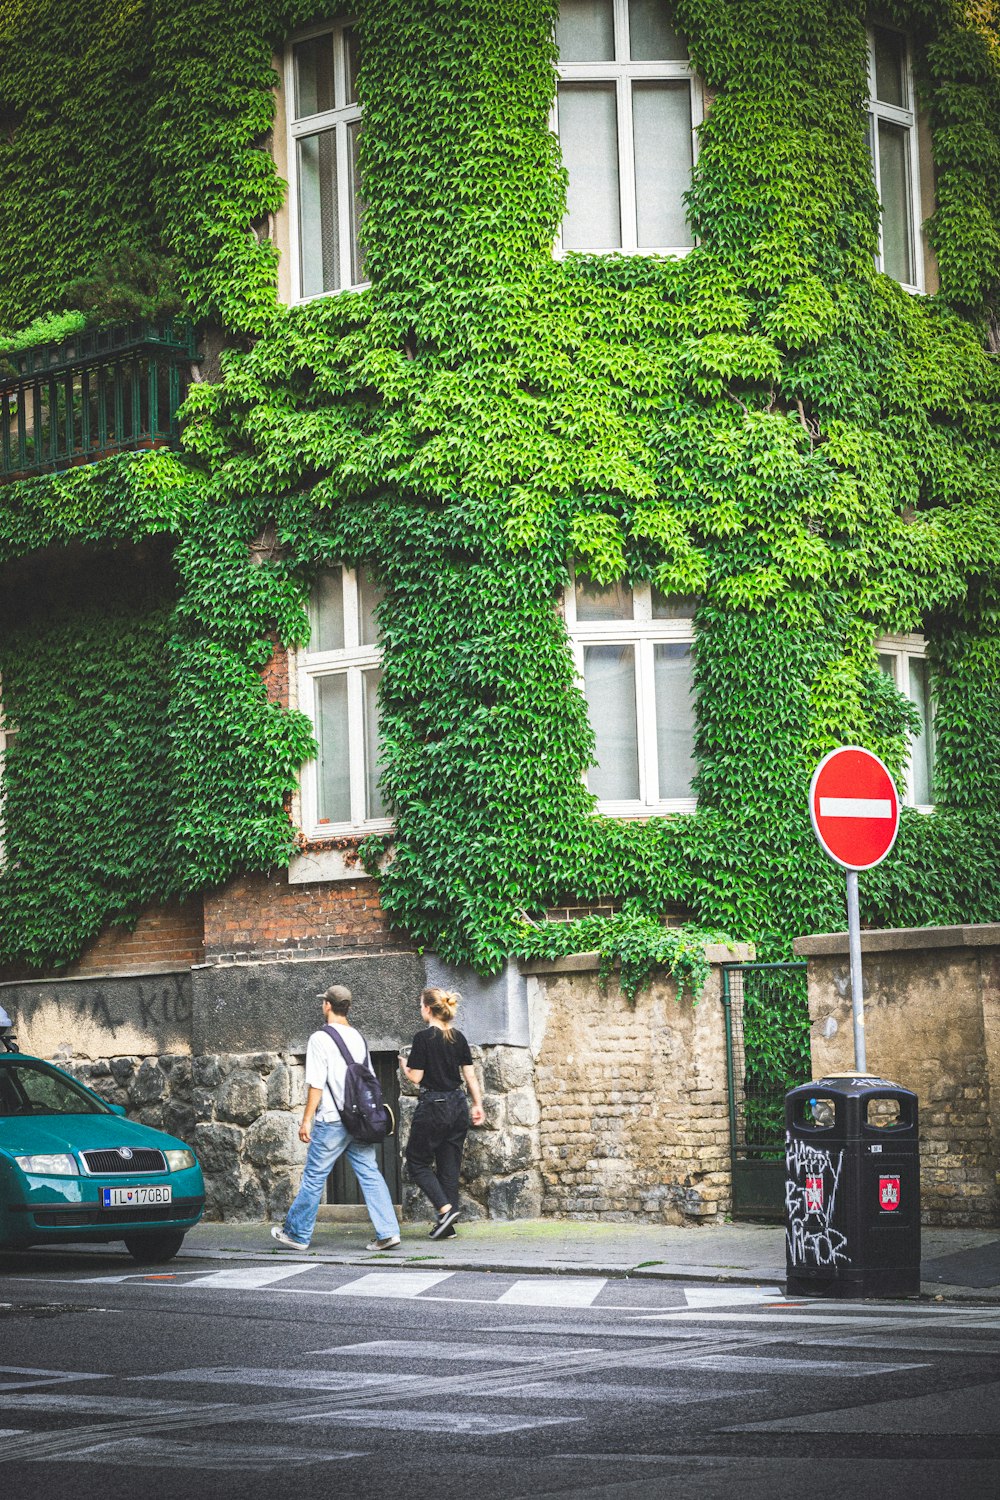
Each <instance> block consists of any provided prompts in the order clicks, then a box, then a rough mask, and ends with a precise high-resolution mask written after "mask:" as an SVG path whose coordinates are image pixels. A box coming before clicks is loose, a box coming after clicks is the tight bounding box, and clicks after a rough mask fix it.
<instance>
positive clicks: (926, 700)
mask: <svg viewBox="0 0 1000 1500" xmlns="http://www.w3.org/2000/svg"><path fill="white" fill-rule="evenodd" d="M907 665H908V667H909V697H910V701H911V702H912V703H913V704H914V705H915V706H916V709H917V712H918V713H919V714H920V725H921V728H920V733H919V735H918V736H917V738H916V739H915V740H914V741H913V745H912V748H911V752H910V753H911V758H912V770H913V800H914V802H915V803H916V804H917V806H918V807H919V806H921V805H924V806H926V805H927V804H928V803H931V802H933V801H934V726H933V723H932V721H931V678H930V668H929V666H928V664H927V662H926V661H923V660H922V659H921V658H920V657H916V656H911V657H910V658H909V660H908V663H907Z"/></svg>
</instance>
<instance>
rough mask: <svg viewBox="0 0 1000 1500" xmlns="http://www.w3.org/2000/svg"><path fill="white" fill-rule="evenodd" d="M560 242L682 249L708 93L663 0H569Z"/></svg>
mask: <svg viewBox="0 0 1000 1500" xmlns="http://www.w3.org/2000/svg"><path fill="white" fill-rule="evenodd" d="M556 43H557V45H558V48H559V86H558V92H557V95H556V107H555V118H554V122H553V125H554V129H555V131H556V134H557V135H558V136H559V143H560V146H561V148H562V158H563V164H564V166H565V167H566V170H567V173H568V175H569V189H568V196H567V208H566V217H565V218H564V220H563V223H562V229H561V233H560V249H562V250H583V251H609V250H620V251H624V252H625V253H626V254H637V253H645V254H661V255H669V254H682V253H683V252H684V251H685V250H688V249H690V247H691V245H692V244H693V243H694V241H693V239H692V236H691V230H690V227H689V225H688V221H687V210H686V207H685V203H684V194H685V193H686V192H687V190H688V188H689V187H690V186H691V172H692V168H693V165H694V153H695V146H696V131H697V127H698V126H699V124H700V123H701V95H700V90H698V89H697V88H696V87H695V79H694V75H693V73H692V71H691V67H690V65H689V63H688V59H687V45H686V43H685V42H684V40H683V39H682V38H681V37H680V36H679V35H678V33H677V31H676V30H675V29H674V26H673V23H672V20H671V14H670V8H669V6H668V5H667V4H665V3H664V0H561V4H560V7H559V19H558V22H557V24H556Z"/></svg>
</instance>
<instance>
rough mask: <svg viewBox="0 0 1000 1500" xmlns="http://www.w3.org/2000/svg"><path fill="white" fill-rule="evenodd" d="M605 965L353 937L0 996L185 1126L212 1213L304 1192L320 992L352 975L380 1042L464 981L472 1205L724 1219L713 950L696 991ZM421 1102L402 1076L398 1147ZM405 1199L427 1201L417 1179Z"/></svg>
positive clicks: (158, 1113) (409, 1206)
mask: <svg viewBox="0 0 1000 1500" xmlns="http://www.w3.org/2000/svg"><path fill="white" fill-rule="evenodd" d="M748 952H749V950H747V949H745V948H744V949H738V950H733V951H730V950H728V949H720V950H719V951H718V953H715V954H713V958H714V960H715V963H716V964H718V963H719V962H721V961H724V960H729V961H738V960H739V959H745V958H746V957H747V956H748ZM597 967H598V960H597V957H596V955H586V954H584V955H578V956H577V957H575V958H572V959H561V960H558V961H557V962H555V963H553V964H536V965H534V966H533V967H532V971H531V974H530V977H526V976H525V975H524V974H522V973H521V972H520V971H519V970H518V968H517V966H516V965H515V964H508V965H507V966H506V968H505V969H504V970H503V972H502V973H500V974H499V975H497V976H495V977H494V978H492V979H487V980H483V979H480V978H478V977H477V976H475V975H474V974H472V973H470V972H465V971H461V972H456V971H453V970H448V969H447V968H445V966H443V965H442V964H441V963H440V961H439V960H437V959H436V958H435V957H434V956H433V955H426V956H424V957H418V956H417V955H416V954H412V953H393V954H381V955H377V956H376V955H370V956H364V955H361V954H351V955H350V956H341V957H334V956H330V957H324V958H321V959H303V958H297V959H295V960H289V961H286V962H271V963H266V962H264V963H262V962H252V963H235V964H212V965H207V964H206V965H201V966H197V967H195V968H194V969H188V970H184V971H178V972H170V973H159V974H139V975H131V976H91V977H88V978H86V979H83V978H80V979H73V980H58V981H47V982H44V983H33V984H20V985H6V986H4V987H3V988H2V991H0V995H2V1000H3V1003H4V1004H5V1005H6V1006H7V1007H8V1008H9V1009H11V1010H12V1012H13V1013H14V1014H15V1018H16V1020H17V1023H18V1029H19V1034H20V1041H21V1045H22V1047H23V1048H24V1050H26V1051H31V1052H35V1053H37V1054H38V1055H40V1056H43V1057H52V1058H54V1059H56V1060H57V1061H59V1062H62V1063H63V1064H64V1065H66V1066H70V1067H72V1068H74V1070H75V1071H77V1072H78V1073H79V1074H80V1076H82V1077H84V1078H86V1079H87V1080H88V1081H89V1082H91V1083H92V1085H93V1086H94V1088H96V1089H97V1091H98V1092H99V1093H101V1094H103V1095H104V1096H105V1097H107V1098H108V1099H109V1100H111V1101H112V1102H114V1103H121V1104H124V1105H125V1106H126V1108H127V1109H128V1111H129V1113H130V1114H131V1115H133V1116H134V1117H135V1118H137V1119H140V1120H142V1121H144V1122H145V1123H147V1124H150V1125H154V1126H162V1128H164V1129H167V1130H169V1131H171V1132H172V1133H173V1134H175V1135H179V1136H181V1137H183V1138H184V1139H186V1140H188V1141H190V1142H191V1144H192V1145H193V1146H194V1147H195V1149H196V1150H197V1152H198V1155H199V1159H200V1160H201V1163H202V1166H203V1168H204V1171H205V1177H206V1184H207V1191H208V1213H209V1214H210V1215H211V1216H213V1217H217V1218H233V1219H261V1218H264V1217H272V1218H273V1217H277V1216H278V1215H280V1214H282V1213H283V1212H284V1210H285V1208H287V1206H288V1203H289V1202H290V1201H291V1198H292V1196H293V1195H294V1192H295V1190H296V1188H297V1186H298V1182H299V1179H300V1177H301V1172H302V1166H303V1162H304V1160H305V1148H304V1147H303V1146H302V1145H301V1143H300V1142H299V1140H298V1134H297V1132H298V1122H299V1118H300V1116H301V1111H302V1104H303V1102H304V1099H305V1081H304V1069H303V1061H304V1058H303V1055H304V1053H305V1047H306V1042H307V1040H308V1037H309V1034H310V1033H311V1032H312V1031H314V1030H315V1029H316V1027H317V1025H318V1024H319V1023H320V1007H319V1002H318V999H317V998H316V997H317V993H318V992H319V991H321V990H323V989H325V988H326V987H327V986H328V985H330V984H333V983H342V984H347V985H349V987H350V988H351V990H352V992H353V995H354V1005H353V1007H352V1010H351V1019H352V1021H354V1022H355V1024H356V1025H358V1026H359V1027H360V1028H361V1030H362V1031H363V1032H364V1034H365V1035H366V1037H367V1038H368V1041H369V1045H370V1046H371V1048H372V1051H373V1052H395V1051H396V1049H397V1048H398V1047H399V1046H400V1045H401V1044H404V1043H408V1042H409V1041H410V1040H411V1038H412V1036H413V1034H414V1032H415V1031H416V1030H417V1028H418V1026H419V1025H420V1024H421V1023H420V1017H419V1010H418V1003H417V1001H418V996H419V992H420V990H421V988H422V987H423V986H424V985H425V984H427V983H439V984H444V985H446V986H449V987H455V986H456V985H457V987H459V988H460V989H461V991H462V993H463V996H464V1000H463V1004H462V1007H461V1010H460V1012H459V1017H458V1021H459V1025H460V1026H461V1028H462V1030H463V1031H464V1032H465V1034H466V1035H467V1036H468V1038H469V1041H470V1043H471V1044H472V1048H473V1056H474V1059H475V1062H476V1067H477V1070H478V1072H479V1076H480V1081H481V1085H482V1089H483V1096H484V1104H485V1111H486V1122H485V1125H484V1126H483V1127H482V1128H481V1129H477V1130H474V1131H472V1132H471V1133H470V1135H469V1137H468V1142H467V1146H466V1154H465V1164H464V1172H463V1179H464V1180H463V1193H464V1196H463V1202H464V1204H465V1209H466V1212H467V1213H468V1214H469V1215H470V1216H488V1217H491V1218H500V1219H510V1218H527V1217H535V1216H537V1215H539V1214H542V1213H545V1214H553V1215H561V1214H566V1215H570V1216H576V1217H588V1218H589V1217H594V1216H606V1217H612V1218H614V1217H617V1218H629V1217H632V1216H634V1215H637V1214H638V1215H642V1216H645V1217H650V1218H655V1219H660V1220H664V1219H665V1220H667V1221H668V1222H689V1221H700V1220H705V1219H711V1218H713V1217H716V1216H718V1215H719V1214H721V1213H724V1212H725V1211H726V1209H727V1208H728V1205H729V1198H730V1177H729V1136H728V1118H727V1101H726V1064H725V1027H724V1016H723V1009H722V1005H721V1002H720V995H719V970H718V967H715V968H713V970H712V978H711V980H710V982H709V985H708V987H707V989H706V991H705V994H704V995H703V996H702V998H701V999H700V1001H699V1002H698V1003H697V1005H695V1004H693V1003H692V1001H691V999H690V997H685V998H684V999H682V1000H679V999H678V998H677V994H676V987H675V986H674V985H673V984H672V983H669V982H666V981H657V982H656V983H655V984H654V985H653V987H652V989H651V990H649V991H644V992H643V993H642V994H641V995H640V996H639V998H638V1001H637V1004H636V1005H635V1007H634V1008H633V1007H631V1006H629V1005H628V1004H626V1002H625V1001H624V1000H623V998H622V996H621V993H620V990H619V989H618V987H617V985H616V984H614V983H612V984H611V985H609V987H608V990H607V992H606V993H605V992H604V991H603V990H602V989H601V987H600V985H599V983H598V977H597ZM415 1105H416V1098H415V1096H414V1095H413V1094H412V1093H410V1094H409V1096H408V1095H407V1092H406V1091H405V1090H404V1093H403V1097H402V1099H401V1128H400V1144H401V1146H405V1141H406V1137H407V1133H408V1130H409V1123H410V1120H411V1119H412V1113H413V1109H414V1108H415ZM403 1200H404V1210H405V1211H406V1212H407V1213H409V1214H412V1215H413V1216H414V1217H417V1218H423V1217H426V1216H427V1212H428V1210H427V1205H426V1203H425V1202H424V1200H423V1199H422V1197H421V1195H420V1194H419V1193H418V1192H417V1191H416V1189H414V1188H413V1187H412V1185H407V1186H406V1187H405V1188H404V1193H403Z"/></svg>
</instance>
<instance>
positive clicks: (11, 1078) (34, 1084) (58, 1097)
mask: <svg viewBox="0 0 1000 1500" xmlns="http://www.w3.org/2000/svg"><path fill="white" fill-rule="evenodd" d="M109 1113H110V1111H109V1109H108V1107H107V1105H106V1104H102V1103H101V1101H100V1100H99V1099H95V1098H94V1096H93V1094H88V1093H87V1091H86V1089H82V1088H80V1086H79V1084H77V1083H74V1082H73V1080H72V1079H71V1078H67V1077H66V1074H65V1073H60V1072H57V1070H56V1069H55V1068H50V1067H47V1066H46V1064H45V1063H43V1062H28V1061H26V1060H24V1059H18V1060H16V1061H15V1060H14V1059H3V1058H0V1116H3V1115H105V1114H109Z"/></svg>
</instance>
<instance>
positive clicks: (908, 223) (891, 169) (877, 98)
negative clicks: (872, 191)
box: [868, 26, 924, 291]
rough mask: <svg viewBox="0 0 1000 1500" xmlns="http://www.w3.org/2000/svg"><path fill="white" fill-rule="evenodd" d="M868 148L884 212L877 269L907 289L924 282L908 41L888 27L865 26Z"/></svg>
mask: <svg viewBox="0 0 1000 1500" xmlns="http://www.w3.org/2000/svg"><path fill="white" fill-rule="evenodd" d="M868 101H869V102H868V147H869V150H870V151H871V158H872V171H873V172H874V173H875V188H876V191H877V193H878V201H879V204H880V205H881V209H882V214H881V219H880V223H879V239H878V256H877V259H876V265H877V267H878V269H879V270H880V271H884V272H885V273H886V275H887V276H891V277H892V278H893V280H894V281H898V282H899V283H900V285H901V286H905V287H906V288H907V289H908V290H910V291H921V290H922V289H923V284H924V267H923V250H922V247H921V240H920V228H921V223H922V217H923V216H922V214H921V210H920V164H919V158H918V154H917V115H916V104H915V100H914V93H913V68H912V65H911V58H910V42H909V38H908V37H907V35H906V33H905V32H902V31H896V30H894V29H893V28H891V27H889V26H869V28H868Z"/></svg>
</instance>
